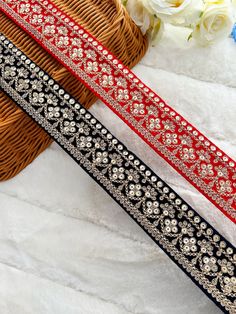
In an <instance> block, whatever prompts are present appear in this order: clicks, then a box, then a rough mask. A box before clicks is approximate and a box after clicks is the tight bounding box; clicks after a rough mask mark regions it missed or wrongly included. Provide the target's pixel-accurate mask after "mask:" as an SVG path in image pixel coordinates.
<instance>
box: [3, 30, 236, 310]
mask: <svg viewBox="0 0 236 314" xmlns="http://www.w3.org/2000/svg"><path fill="white" fill-rule="evenodd" d="M235 55H236V44H235V43H234V42H233V41H232V40H230V39H228V40H226V41H225V42H224V43H221V45H217V46H214V47H211V48H196V47H194V46H192V45H191V44H186V43H185V41H184V39H183V37H181V34H179V33H177V32H176V33H172V35H168V34H166V35H165V37H164V39H163V40H162V42H160V43H159V44H158V46H157V47H156V48H150V50H149V52H148V53H147V55H146V56H145V58H144V59H143V60H142V62H141V63H140V64H139V65H138V66H136V68H135V72H136V73H137V74H138V75H139V76H140V77H141V78H142V79H143V80H144V81H145V82H146V83H148V85H150V86H151V87H152V88H153V89H154V90H155V91H157V92H158V93H159V94H160V95H161V96H162V97H163V98H164V99H166V100H167V101H168V102H169V103H170V104H171V105H172V106H173V107H174V108H175V109H177V111H179V112H180V113H182V114H183V115H184V116H185V117H186V118H187V119H188V120H189V121H190V122H193V124H194V125H195V126H197V127H198V128H199V129H200V130H201V131H203V132H204V133H205V134H206V135H208V136H209V137H210V138H211V139H212V140H213V141H214V142H215V143H216V144H217V145H219V146H220V147H221V148H223V149H224V150H225V151H226V152H227V153H228V154H229V155H230V156H232V157H233V158H236V145H235V144H236V128H235V122H236V90H235V87H236V76H235V73H236V58H235ZM91 111H92V112H93V113H94V114H95V115H96V116H97V117H98V118H99V119H101V120H102V121H103V122H104V124H105V125H106V126H107V127H109V128H110V129H111V130H112V132H113V133H114V134H115V135H116V136H117V137H118V138H119V139H122V141H124V142H125V143H126V144H127V145H128V147H129V148H130V149H132V150H133V151H134V152H135V153H136V154H137V155H138V156H139V157H141V158H142V159H143V160H144V161H145V162H146V163H147V164H148V165H149V166H151V168H152V169H153V170H155V171H156V172H157V173H158V174H159V175H160V176H161V177H162V178H163V179H165V180H166V181H167V182H168V183H169V184H170V185H171V186H172V187H173V188H174V189H176V191H177V192H179V193H180V195H181V196H182V197H184V198H185V199H186V200H187V201H188V202H189V203H190V204H191V205H193V206H194V207H195V208H196V210H198V211H199V212H200V213H201V215H203V216H204V217H205V218H207V220H208V221H209V222H210V223H211V224H212V225H213V226H214V227H215V228H217V229H218V230H219V231H220V232H221V233H223V234H224V235H225V236H226V238H227V239H229V240H230V241H232V242H233V243H234V244H235V243H236V233H235V231H236V230H235V226H234V225H233V223H232V222H230V221H229V220H228V219H226V218H225V217H224V216H223V215H222V214H221V213H220V211H219V210H217V209H216V208H215V207H214V206H213V205H211V203H210V202H209V201H207V200H206V199H205V198H204V197H203V196H201V195H200V194H199V193H198V192H197V191H196V190H195V189H194V188H193V187H191V186H190V184H189V183H187V182H186V181H185V180H184V179H183V178H181V177H180V176H179V175H178V174H177V173H176V172H175V171H174V170H173V169H172V168H171V167H170V166H168V165H167V164H166V163H165V162H164V161H163V160H161V158H159V157H158V156H157V155H156V154H155V153H154V152H153V151H152V150H151V149H150V148H149V147H147V145H146V144H144V143H143V142H142V141H141V140H140V139H139V138H138V137H137V136H136V135H135V134H133V133H132V132H131V131H130V130H129V129H128V127H126V126H125V125H124V124H123V123H122V122H121V121H119V119H118V118H117V117H115V115H114V114H113V113H111V111H110V110H109V109H108V108H106V107H105V106H104V105H103V104H102V103H100V102H97V103H96V104H95V105H94V106H93V108H92V110H91ZM0 313H1V314H32V313H33V314H60V313H61V314H65V313H66V314H128V313H132V314H217V313H221V311H220V310H219V309H218V308H217V307H216V306H215V305H214V304H213V303H212V302H211V301H210V300H209V299H208V298H207V297H206V296H205V295H204V294H203V293H202V292H201V291H200V290H199V289H198V288H197V287H196V286H195V285H194V284H193V283H192V282H191V280H189V279H188V278H187V277H186V275H185V274H183V273H182V271H180V270H179V269H178V267H177V266H176V265H174V264H173V263H172V262H171V261H170V260H169V258H168V257H166V256H165V254H164V253H163V252H162V251H161V250H160V249H159V248H158V247H157V246H156V245H154V244H153V242H152V241H151V240H150V239H149V238H148V237H147V235H146V234H144V232H143V231H142V230H141V229H140V228H139V227H138V226H137V225H136V224H135V223H134V222H133V221H132V220H131V219H130V218H129V217H128V216H127V215H126V214H125V213H124V211H123V210H122V209H121V208H120V207H119V206H118V205H117V204H116V203H115V202H114V201H113V200H112V199H111V198H110V197H109V196H107V195H106V193H105V192H103V190H102V189H101V188H100V187H99V186H98V185H97V184H95V183H94V182H93V181H92V179H91V178H90V177H89V176H87V175H86V174H85V173H84V172H83V171H82V170H81V169H80V168H79V167H78V166H77V165H76V164H75V163H74V161H73V160H72V159H71V158H70V157H69V156H67V155H66V154H65V153H64V152H63V151H62V150H61V149H60V148H59V147H58V146H57V145H56V144H53V145H52V146H51V147H50V148H49V149H47V151H45V152H44V153H43V154H41V155H40V156H39V157H38V158H37V160H35V161H34V162H33V163H32V164H31V165H30V166H29V167H28V168H27V169H25V170H24V171H23V172H22V173H21V174H20V175H18V176H17V177H16V178H14V179H12V180H10V181H7V182H3V183H0Z"/></svg>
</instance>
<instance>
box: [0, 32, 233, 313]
mask: <svg viewBox="0 0 236 314" xmlns="http://www.w3.org/2000/svg"><path fill="white" fill-rule="evenodd" d="M0 87H1V88H2V90H3V91H5V93H6V94H7V95H8V96H9V97H10V98H11V99H13V100H14V101H15V102H16V104H17V105H18V106H20V107H21V108H22V109H23V110H24V111H25V112H26V113H27V114H28V115H29V116H31V117H32V119H33V120H35V121H36V122H37V123H38V124H39V125H40V126H41V127H42V128H43V129H45V130H46V131H47V132H48V133H49V134H50V135H51V136H52V138H53V139H54V140H55V141H56V142H57V143H58V144H59V145H60V146H61V147H62V148H63V149H64V150H65V151H66V152H67V153H68V154H69V155H70V156H71V157H72V158H73V159H74V160H75V161H76V162H77V163H78V164H79V165H80V166H81V167H82V168H83V169H84V170H85V171H86V172H87V173H88V174H89V175H90V176H91V177H92V178H93V179H94V180H95V181H97V183H98V184H99V185H100V186H101V187H103V189H104V190H105V191H106V192H107V193H108V194H109V195H110V196H111V197H112V198H113V199H114V200H115V201H116V202H117V203H119V204H120V205H121V207H122V208H123V209H124V210H125V211H126V212H127V213H128V214H129V215H130V216H131V217H132V218H133V219H134V220H135V221H136V222H137V223H138V224H139V225H140V226H141V227H142V228H143V230H144V231H146V232H147V234H148V235H149V236H150V237H151V238H152V239H153V240H154V241H155V242H156V243H157V244H158V245H159V246H160V247H161V248H162V249H163V250H164V251H165V252H166V254H167V255H168V256H169V257H170V258H171V259H172V260H173V261H174V262H175V263H176V264H177V265H178V266H179V267H180V268H181V269H182V270H183V271H184V272H185V273H186V274H187V275H188V276H189V277H190V278H191V279H192V280H193V281H194V282H195V283H196V284H197V285H198V286H199V287H200V288H201V289H202V290H203V291H204V292H205V293H206V294H207V295H208V296H209V297H210V298H211V299H212V300H213V301H214V302H215V303H216V304H217V305H218V306H219V307H220V308H221V309H222V310H223V311H224V312H225V313H231V314H233V313H236V276H235V268H236V267H235V266H236V250H235V248H234V247H233V246H232V245H231V244H230V243H229V242H228V241H227V240H225V239H224V238H223V237H222V236H221V235H220V234H219V233H218V232H217V231H215V230H214V229H213V228H212V227H211V226H210V225H209V224H208V223H207V222H206V221H205V220H204V219H203V218H202V217H200V216H199V215H198V214H197V213H196V212H195V211H194V210H193V209H192V208H191V207H190V206H189V205H188V204H186V202H185V201H184V200H183V199H181V198H180V197H179V196H178V195H177V194H176V193H175V192H174V191H173V190H172V189H171V188H170V187H169V186H168V185H167V184H166V183H165V182H164V181H163V180H161V179H160V178H159V177H158V176H157V175H156V174H155V173H153V171H152V170H151V169H149V168H148V167H147V166H146V165H145V164H144V163H143V162H142V161H141V160H140V159H139V158H137V157H136V156H135V155H134V154H133V153H132V152H130V151H129V150H128V149H127V148H126V147H125V146H124V145H123V144H122V143H121V142H120V141H118V140H117V139H116V138H115V137H114V136H113V135H112V134H111V133H110V132H109V131H108V130H107V129H106V128H105V127H104V126H103V125H102V124H101V123H99V121H98V120H97V119H95V118H94V117H93V116H92V114H91V113H89V112H88V111H87V110H86V109H84V108H83V107H82V106H81V105H80V104H79V103H78V102H76V101H75V100H74V99H73V98H72V97H71V96H70V95H68V94H67V93H66V92H65V91H64V90H63V88H61V87H60V86H59V85H58V84H57V83H56V82H55V81H54V80H53V79H52V78H51V77H49V75H48V74H47V73H45V72H44V71H42V70H41V69H40V68H39V67H38V66H37V65H36V64H34V63H33V62H32V61H31V60H29V59H28V58H27V57H26V56H25V55H24V54H23V53H22V52H21V51H19V50H18V49H17V48H16V47H15V46H14V45H13V44H12V43H11V42H10V41H9V40H8V39H6V38H5V37H4V36H3V35H1V34H0Z"/></svg>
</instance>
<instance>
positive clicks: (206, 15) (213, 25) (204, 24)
mask: <svg viewBox="0 0 236 314" xmlns="http://www.w3.org/2000/svg"><path fill="white" fill-rule="evenodd" d="M233 24H234V20H233V8H232V4H231V2H229V1H227V0H218V1H210V2H209V1H208V2H207V3H206V5H205V9H204V11H203V14H202V16H201V20H200V22H199V24H198V25H197V26H196V27H195V29H194V31H193V33H192V37H193V38H195V39H196V40H197V41H198V42H199V43H200V44H202V45H207V44H211V43H214V42H216V41H219V40H220V39H223V38H226V37H227V36H229V35H230V33H231V31H232V28H233Z"/></svg>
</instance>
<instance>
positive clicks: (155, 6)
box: [143, 0, 203, 26]
mask: <svg viewBox="0 0 236 314" xmlns="http://www.w3.org/2000/svg"><path fill="white" fill-rule="evenodd" d="M143 3H144V5H145V7H146V8H147V9H148V10H149V11H150V12H152V13H153V14H155V15H156V16H157V17H159V18H160V19H162V20H163V21H164V22H167V23H171V24H175V25H182V26H184V25H191V24H197V22H198V20H199V17H200V13H201V12H202V9H203V1H202V0H144V1H143Z"/></svg>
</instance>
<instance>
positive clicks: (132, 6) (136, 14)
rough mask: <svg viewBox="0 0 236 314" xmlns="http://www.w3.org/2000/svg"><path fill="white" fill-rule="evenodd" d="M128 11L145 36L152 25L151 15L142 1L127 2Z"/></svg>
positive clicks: (129, 0) (131, 0)
mask: <svg viewBox="0 0 236 314" xmlns="http://www.w3.org/2000/svg"><path fill="white" fill-rule="evenodd" d="M126 9H127V11H128V12H129V15H130V16H131V18H132V20H133V21H134V23H135V24H136V25H137V26H139V27H140V29H141V31H142V33H143V34H144V35H145V34H146V32H147V30H148V29H149V27H150V25H151V14H150V12H149V11H148V10H147V9H146V8H145V7H144V6H143V2H142V0H128V1H127V2H126Z"/></svg>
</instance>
